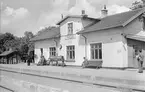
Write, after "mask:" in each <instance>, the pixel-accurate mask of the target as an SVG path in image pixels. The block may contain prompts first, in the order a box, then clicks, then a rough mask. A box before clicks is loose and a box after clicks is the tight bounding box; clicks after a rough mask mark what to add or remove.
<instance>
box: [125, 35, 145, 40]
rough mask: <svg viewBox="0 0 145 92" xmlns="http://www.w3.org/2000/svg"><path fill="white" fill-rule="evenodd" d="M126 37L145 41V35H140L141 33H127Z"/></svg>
mask: <svg viewBox="0 0 145 92" xmlns="http://www.w3.org/2000/svg"><path fill="white" fill-rule="evenodd" d="M125 37H126V38H129V39H134V40H139V41H145V37H144V36H140V35H132V34H126V35H125Z"/></svg>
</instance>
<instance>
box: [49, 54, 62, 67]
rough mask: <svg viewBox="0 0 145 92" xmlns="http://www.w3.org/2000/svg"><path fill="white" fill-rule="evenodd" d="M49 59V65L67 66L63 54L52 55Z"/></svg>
mask: <svg viewBox="0 0 145 92" xmlns="http://www.w3.org/2000/svg"><path fill="white" fill-rule="evenodd" d="M48 61H49V65H55V66H63V67H64V66H65V63H64V57H63V56H52V57H49V59H48ZM54 62H55V63H54Z"/></svg>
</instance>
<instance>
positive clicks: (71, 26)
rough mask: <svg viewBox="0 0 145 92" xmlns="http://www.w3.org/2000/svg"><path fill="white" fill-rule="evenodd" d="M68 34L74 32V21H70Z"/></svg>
mask: <svg viewBox="0 0 145 92" xmlns="http://www.w3.org/2000/svg"><path fill="white" fill-rule="evenodd" d="M68 34H73V23H68Z"/></svg>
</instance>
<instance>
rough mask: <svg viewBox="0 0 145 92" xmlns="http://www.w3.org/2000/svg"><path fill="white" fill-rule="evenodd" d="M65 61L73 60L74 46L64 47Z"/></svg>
mask: <svg viewBox="0 0 145 92" xmlns="http://www.w3.org/2000/svg"><path fill="white" fill-rule="evenodd" d="M66 54H67V55H66V57H67V60H75V45H69V46H66Z"/></svg>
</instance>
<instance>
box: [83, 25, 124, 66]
mask: <svg viewBox="0 0 145 92" xmlns="http://www.w3.org/2000/svg"><path fill="white" fill-rule="evenodd" d="M121 30H122V29H121V28H114V29H109V30H101V31H97V32H92V33H87V34H85V36H86V37H87V58H88V59H89V60H90V55H91V51H90V44H92V43H102V60H103V67H124V65H123V56H122V55H123V42H122V35H121V33H122V31H121Z"/></svg>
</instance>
